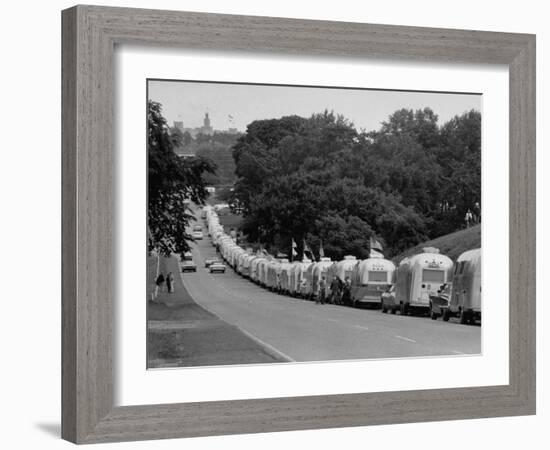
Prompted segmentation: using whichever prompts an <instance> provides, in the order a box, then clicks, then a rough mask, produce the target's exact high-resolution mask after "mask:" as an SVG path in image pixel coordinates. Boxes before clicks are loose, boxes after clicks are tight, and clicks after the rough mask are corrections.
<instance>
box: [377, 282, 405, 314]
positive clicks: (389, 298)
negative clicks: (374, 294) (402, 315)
mask: <svg viewBox="0 0 550 450" xmlns="http://www.w3.org/2000/svg"><path fill="white" fill-rule="evenodd" d="M380 303H382V312H383V313H385V312H388V311H389V312H391V313H392V314H395V311H397V310H399V308H400V305H399V302H398V301H396V300H395V284H392V285H391V286H390V287H389V288H388V289H387V290H386V291H385V292H382V294H381V295H380Z"/></svg>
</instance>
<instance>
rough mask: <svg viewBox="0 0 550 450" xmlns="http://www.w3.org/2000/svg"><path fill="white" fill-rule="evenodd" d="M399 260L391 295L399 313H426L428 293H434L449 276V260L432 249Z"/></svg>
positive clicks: (428, 299)
mask: <svg viewBox="0 0 550 450" xmlns="http://www.w3.org/2000/svg"><path fill="white" fill-rule="evenodd" d="M423 251H424V252H423V253H420V254H418V255H414V256H411V257H409V258H405V259H403V261H401V262H400V263H399V266H398V267H397V274H396V285H395V297H396V302H397V303H399V305H400V311H401V314H408V313H409V312H410V311H411V310H413V309H414V310H416V311H422V312H427V311H428V310H429V308H430V295H436V294H437V291H439V290H440V289H441V288H442V287H443V286H444V285H445V284H446V283H449V282H450V281H451V279H452V268H453V262H452V261H451V259H450V258H448V257H447V256H445V255H442V254H440V253H439V250H438V249H436V248H432V247H429V248H424V249H423Z"/></svg>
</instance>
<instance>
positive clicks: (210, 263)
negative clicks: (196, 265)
mask: <svg viewBox="0 0 550 450" xmlns="http://www.w3.org/2000/svg"><path fill="white" fill-rule="evenodd" d="M217 261H218V260H217V259H214V258H209V259H205V260H204V267H206V268H208V267H210V266H211V265H212V264H214V263H215V262H217Z"/></svg>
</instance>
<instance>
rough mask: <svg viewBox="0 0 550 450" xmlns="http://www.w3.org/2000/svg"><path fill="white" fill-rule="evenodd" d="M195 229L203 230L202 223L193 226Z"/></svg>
mask: <svg viewBox="0 0 550 450" xmlns="http://www.w3.org/2000/svg"><path fill="white" fill-rule="evenodd" d="M193 231H202V226H201V225H195V226H194V227H193Z"/></svg>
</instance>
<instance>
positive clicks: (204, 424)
mask: <svg viewBox="0 0 550 450" xmlns="http://www.w3.org/2000/svg"><path fill="white" fill-rule="evenodd" d="M62 31H63V44H62V53H63V55H62V81H63V87H62V106H63V112H62V123H63V129H62V134H63V135H62V147H63V148H62V151H63V155H62V176H63V181H62V197H63V198H62V205H63V218H62V226H63V230H62V233H63V245H62V273H63V280H62V326H63V330H62V360H63V362H62V365H63V367H62V407H63V412H62V437H63V438H64V439H67V440H69V441H72V442H75V443H94V442H108V441H128V440H140V439H160V438H177V437H190V436H208V435H221V434H235V433H259V432H273V431H284V430H301V429H317V428H329V427H330V428H334V427H349V426H361V425H371V424H388V423H403V422H421V421H433V420H451V419H466V418H480V417H495V416H511V415H527V414H534V413H535V36H533V35H527V34H510V33H493V32H482V31H464V30H450V29H435V28H418V27H408V26H389V25H370V24H362V23H343V22H329V21H309V20H295V19H281V18H270V17H248V16H235V15H220V14H204V13H189V12H177V11H156V10H144V9H127V8H110V7H97V6H75V7H73V8H70V9H67V10H65V11H63V13H62ZM121 43H123V44H124V43H131V44H135V43H138V44H151V45H158V46H165V47H184V48H190V49H198V50H200V49H215V50H239V51H243V52H248V51H256V52H258V51H259V52H264V53H267V54H276V53H285V54H295V55H300V54H303V55H323V56H331V57H335V58H339V57H353V58H365V57H369V58H370V57H377V58H392V59H394V58H395V59H407V60H417V61H434V62H465V63H482V64H505V65H507V66H508V68H509V85H510V121H509V123H510V243H509V244H510V280H509V292H510V299H509V302H510V303H509V318H510V322H509V326H510V330H509V336H510V341H509V355H510V358H509V360H510V367H509V384H508V385H502V386H488V387H472V388H453V389H430V390H421V391H403V392H380V393H360V394H345V395H321V396H307V397H288V398H275V399H255V400H237V401H215V402H199V403H183V404H181V403H180V404H167V405H166V404H163V405H139V406H121V407H114V406H113V377H114V374H113V369H112V366H113V364H112V356H113V351H112V340H113V311H114V309H113V295H114V289H113V271H114V267H113V266H114V264H113V259H112V247H113V245H112V244H113V239H114V238H113V228H114V227H113V208H114V204H113V193H112V190H113V185H114V183H113V168H112V162H113V152H114V144H113V128H114V125H113V97H114V92H113V84H114V82H113V52H114V49H115V45H116V44H121ZM487 295H490V294H487Z"/></svg>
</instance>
